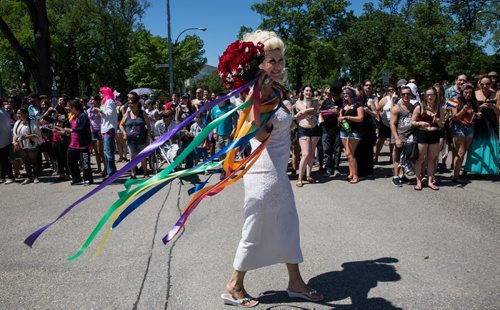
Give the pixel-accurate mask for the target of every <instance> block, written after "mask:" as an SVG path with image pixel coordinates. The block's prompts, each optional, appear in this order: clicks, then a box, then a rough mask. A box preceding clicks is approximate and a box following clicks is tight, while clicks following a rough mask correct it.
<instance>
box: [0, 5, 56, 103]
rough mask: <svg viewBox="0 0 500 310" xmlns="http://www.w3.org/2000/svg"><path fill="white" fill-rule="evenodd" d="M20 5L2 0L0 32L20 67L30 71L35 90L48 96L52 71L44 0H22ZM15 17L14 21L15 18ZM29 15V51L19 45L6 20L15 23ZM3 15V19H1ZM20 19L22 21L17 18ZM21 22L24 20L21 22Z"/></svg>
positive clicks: (24, 46)
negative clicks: (20, 63) (13, 52)
mask: <svg viewBox="0 0 500 310" xmlns="http://www.w3.org/2000/svg"><path fill="white" fill-rule="evenodd" d="M23 3H24V5H20V4H19V3H17V2H14V1H2V4H1V5H0V31H1V32H2V34H3V36H4V38H5V39H6V40H7V41H8V42H9V44H10V46H11V48H12V49H13V50H14V51H15V52H16V54H17V56H18V57H19V59H20V61H21V62H22V64H23V67H24V68H25V69H26V70H27V71H29V72H30V74H31V76H32V78H33V80H34V82H35V89H36V91H38V92H40V93H42V94H50V92H51V86H52V70H51V67H50V65H51V62H50V56H51V53H50V32H49V20H48V17H47V5H46V1H45V0H39V1H35V0H24V1H23ZM16 15H17V19H15V18H16ZM26 15H28V16H29V20H30V23H31V30H32V37H31V39H32V40H33V45H32V46H33V47H34V49H33V52H30V50H29V49H30V46H28V45H23V44H22V41H20V40H19V38H18V37H16V35H15V34H14V32H13V30H12V29H11V27H10V26H9V24H7V22H6V20H9V19H10V20H11V21H12V22H13V23H10V24H11V25H12V24H17V23H18V20H19V16H22V17H24V16H26ZM4 16H5V19H4ZM21 20H23V18H21ZM24 21H25V19H24Z"/></svg>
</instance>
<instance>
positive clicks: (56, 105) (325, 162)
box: [0, 72, 500, 190]
mask: <svg viewBox="0 0 500 310" xmlns="http://www.w3.org/2000/svg"><path fill="white" fill-rule="evenodd" d="M423 85H425V86H426V87H422V88H420V87H419V85H418V84H417V81H416V80H415V79H409V80H408V81H407V80H406V79H400V80H399V81H398V82H397V84H395V85H393V84H389V85H385V86H382V85H374V83H373V82H372V81H371V80H365V81H364V83H363V84H362V85H359V86H357V87H356V86H352V85H343V84H342V83H341V82H338V81H337V82H334V83H332V84H331V85H330V86H329V87H324V88H323V89H318V90H315V89H313V87H312V86H309V85H308V86H305V87H304V88H303V89H301V90H300V91H298V93H293V92H290V93H289V94H288V97H287V98H286V100H285V104H286V106H287V108H288V109H290V110H291V111H292V114H295V113H298V112H299V111H302V110H306V109H310V108H311V107H312V108H313V109H311V110H312V112H311V113H310V114H309V115H308V117H306V118H304V119H302V120H301V121H300V122H298V126H297V129H294V130H293V131H291V133H290V138H291V139H292V149H291V150H290V155H291V157H290V169H289V171H290V176H291V177H292V178H293V177H296V178H297V183H296V185H297V187H299V188H301V187H303V186H304V184H305V182H307V183H310V184H312V183H315V182H316V181H317V179H318V178H319V177H322V178H330V177H332V178H341V179H345V180H346V181H348V182H350V183H351V184H357V183H358V182H359V181H360V180H363V178H367V177H372V176H373V175H374V167H375V166H376V165H378V164H381V163H380V162H379V156H380V154H381V150H382V148H383V147H384V145H387V144H388V146H389V150H390V151H389V160H390V163H392V175H393V177H392V184H393V185H394V186H397V187H401V186H402V185H403V184H404V183H410V180H409V178H412V176H414V178H412V179H414V181H413V183H414V189H415V190H422V188H423V186H424V185H426V186H427V187H428V188H430V189H432V190H439V184H438V183H439V182H438V178H437V177H436V173H445V172H447V171H448V172H450V173H451V181H452V182H454V183H456V184H459V185H465V184H467V183H468V182H469V180H468V175H469V174H490V175H491V174H493V175H495V174H498V173H499V170H498V165H499V144H498V143H499V140H498V134H499V131H498V129H499V115H500V96H499V94H500V91H499V85H498V81H497V74H496V72H490V73H489V74H488V75H484V76H481V77H480V78H479V79H477V80H473V79H471V78H470V77H467V76H466V75H464V74H460V75H458V76H457V78H456V80H455V81H454V83H452V84H451V85H446V83H433V84H429V83H427V82H426V83H423ZM223 95H224V93H219V94H215V93H210V92H209V91H208V90H203V89H197V90H196V92H195V94H194V96H190V95H189V94H187V93H184V94H182V95H181V96H179V95H178V94H173V95H172V97H171V100H170V101H168V102H165V101H164V100H155V99H154V98H153V97H151V98H149V97H148V96H141V95H139V94H137V93H135V92H129V93H128V94H127V95H126V96H116V92H114V91H113V90H112V89H111V88H109V87H102V88H101V89H100V91H99V95H95V96H91V97H89V98H88V99H86V98H85V99H84V98H74V99H71V100H70V99H69V98H67V97H65V96H62V97H60V98H49V97H48V96H43V95H41V96H39V95H38V94H35V93H33V94H30V95H29V96H27V97H26V98H23V99H22V100H21V99H20V98H16V97H11V98H5V99H3V100H2V106H1V109H0V182H1V183H5V184H12V183H18V184H22V185H25V184H29V183H40V181H42V183H43V182H61V181H69V183H70V184H71V185H90V184H93V183H94V180H95V179H96V178H104V179H105V178H107V177H109V176H111V175H112V174H114V173H115V172H116V170H117V168H116V162H126V161H129V160H130V159H132V158H134V157H135V156H136V155H137V154H138V153H139V152H141V151H142V150H143V149H144V148H145V147H146V146H147V145H148V144H149V143H150V142H151V141H152V140H155V139H157V138H158V137H160V136H161V135H163V134H164V133H166V132H167V131H169V130H171V129H172V128H174V127H175V126H177V125H178V124H180V123H181V122H182V121H184V120H185V119H186V118H188V117H189V116H190V115H191V114H192V113H194V112H195V111H197V110H198V109H200V108H201V107H202V106H203V105H204V104H206V103H207V102H210V101H212V100H214V99H215V98H219V97H221V96H223ZM241 102H242V100H241V98H231V99H230V100H226V101H223V102H221V103H219V104H218V105H216V106H214V107H213V108H212V109H210V110H208V111H206V112H204V113H202V114H200V115H198V117H197V118H196V119H195V120H194V121H193V122H192V123H191V124H189V125H188V126H186V127H185V128H183V129H182V130H181V131H180V132H179V133H178V134H177V135H175V136H173V137H172V138H171V139H170V140H169V141H167V142H166V143H165V144H164V146H163V147H162V149H163V150H164V152H162V153H161V154H163V157H162V159H161V160H162V164H169V163H171V162H172V161H173V160H174V159H175V157H176V156H177V155H178V154H179V152H180V151H181V150H182V149H184V148H186V147H187V145H189V144H190V143H191V141H192V140H193V139H194V138H195V137H196V136H197V135H198V134H200V132H201V131H202V130H203V129H204V128H205V127H206V126H207V124H209V123H210V122H211V121H213V120H215V119H217V118H218V117H220V116H221V115H223V114H225V113H226V112H228V111H229V110H231V109H232V108H234V106H235V105H237V104H239V103H241ZM237 117H238V115H234V117H230V118H227V119H226V120H225V121H224V122H221V123H220V124H219V125H218V126H217V127H216V128H215V129H214V130H213V132H212V133H211V134H210V135H209V136H208V137H207V138H206V139H205V140H204V142H202V143H201V144H200V145H198V146H196V148H195V149H194V151H193V152H192V153H191V154H190V155H189V156H188V157H187V158H186V159H185V160H184V162H183V167H184V168H190V167H193V166H194V165H196V164H198V163H199V162H200V161H201V160H203V159H206V158H208V157H209V156H213V155H214V154H215V153H216V152H218V151H219V150H221V149H223V148H224V147H225V146H226V145H228V144H229V143H230V141H231V140H232V138H233V135H234V131H235V127H236V122H237ZM343 153H344V154H345V158H346V161H347V168H346V170H345V171H342V168H343V167H342V168H341V166H340V163H341V158H342V154H343ZM245 154H248V152H246V153H244V154H243V156H245ZM449 154H451V158H449V159H448V156H449ZM315 166H317V170H314V169H313V168H314V167H315ZM154 169H155V168H154V167H152V165H151V163H150V162H148V160H144V161H143V162H142V163H141V167H140V168H139V167H136V168H134V169H132V171H130V177H132V178H137V177H138V175H142V176H143V177H144V178H148V177H149V175H150V172H151V170H154ZM154 172H156V171H154ZM222 177H224V175H223V172H222V173H221V178H222Z"/></svg>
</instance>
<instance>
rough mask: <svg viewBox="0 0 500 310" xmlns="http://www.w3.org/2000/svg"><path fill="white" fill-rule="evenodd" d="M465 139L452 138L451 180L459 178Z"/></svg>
mask: <svg viewBox="0 0 500 310" xmlns="http://www.w3.org/2000/svg"><path fill="white" fill-rule="evenodd" d="M464 144H465V137H453V150H454V152H453V179H458V178H459V177H460V168H462V162H463V159H464V156H465V148H464Z"/></svg>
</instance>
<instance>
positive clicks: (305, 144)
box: [298, 137, 311, 181]
mask: <svg viewBox="0 0 500 310" xmlns="http://www.w3.org/2000/svg"><path fill="white" fill-rule="evenodd" d="M310 142H311V138H310V137H301V138H300V139H299V144H300V152H301V155H302V156H301V158H300V163H299V177H298V181H302V176H304V172H305V171H306V166H307V164H308V161H309V156H310V154H309V150H310V148H309V145H310Z"/></svg>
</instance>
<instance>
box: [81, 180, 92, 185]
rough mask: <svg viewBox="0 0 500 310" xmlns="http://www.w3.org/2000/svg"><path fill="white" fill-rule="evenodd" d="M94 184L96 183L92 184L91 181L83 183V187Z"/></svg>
mask: <svg viewBox="0 0 500 310" xmlns="http://www.w3.org/2000/svg"><path fill="white" fill-rule="evenodd" d="M92 184H94V182H90V181H89V180H85V181H83V186H89V185H92Z"/></svg>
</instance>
